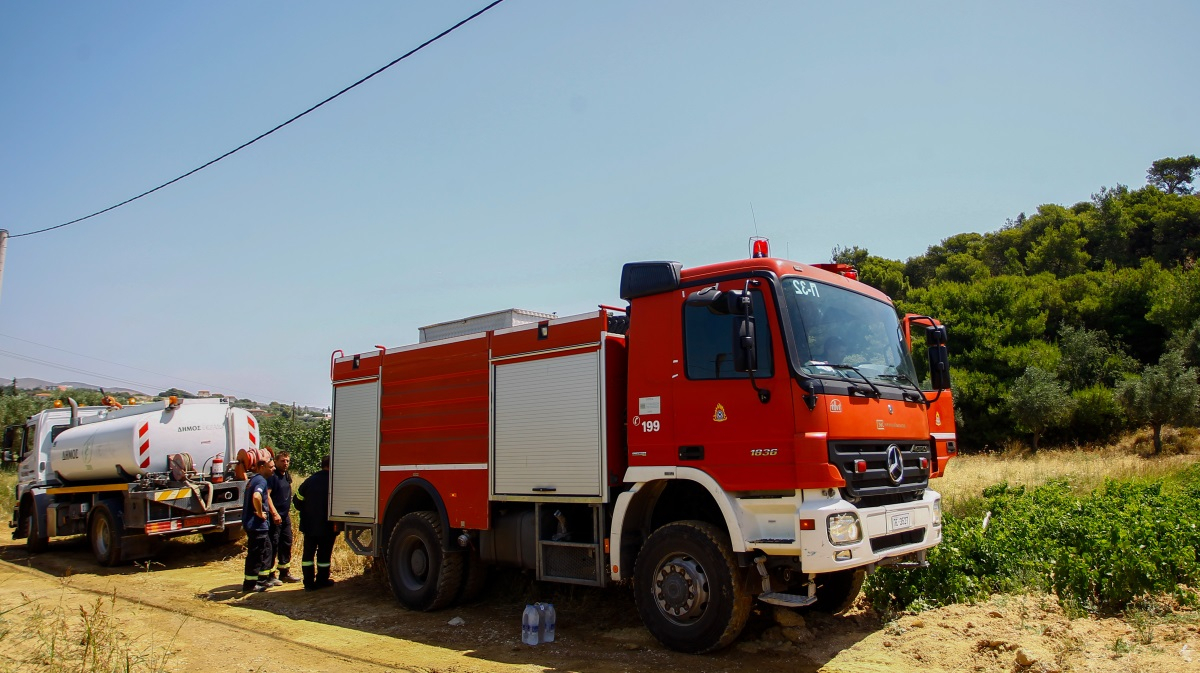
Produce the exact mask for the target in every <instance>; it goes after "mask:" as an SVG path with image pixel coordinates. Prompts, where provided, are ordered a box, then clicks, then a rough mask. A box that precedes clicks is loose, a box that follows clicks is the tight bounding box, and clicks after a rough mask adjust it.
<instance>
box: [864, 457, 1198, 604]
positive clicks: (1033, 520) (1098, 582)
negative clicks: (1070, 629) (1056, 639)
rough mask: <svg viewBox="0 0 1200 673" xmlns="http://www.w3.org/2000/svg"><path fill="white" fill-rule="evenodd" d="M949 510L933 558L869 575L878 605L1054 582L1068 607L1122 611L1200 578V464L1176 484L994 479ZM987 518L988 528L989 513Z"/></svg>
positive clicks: (1182, 596) (1181, 596)
mask: <svg viewBox="0 0 1200 673" xmlns="http://www.w3.org/2000/svg"><path fill="white" fill-rule="evenodd" d="M957 510H958V511H956V512H955V513H954V514H947V515H946V516H945V518H944V522H943V527H944V528H943V541H942V544H941V545H939V546H938V547H936V548H934V549H932V550H930V552H929V556H928V561H929V566H928V567H927V568H922V569H919V570H915V571H907V572H906V571H892V570H884V571H881V572H878V573H876V574H874V575H872V576H871V578H870V579H869V580H868V583H867V587H866V591H867V596H868V598H869V599H870V600H871V602H872V603H873V604H874V605H875V606H876V608H877V609H881V610H883V609H898V608H899V609H903V608H907V607H909V606H911V605H913V604H914V603H915V602H916V601H917V600H918V599H920V600H921V602H922V603H923V604H925V605H946V604H949V603H958V602H970V601H973V600H976V599H981V598H984V597H986V596H988V595H989V594H992V593H997V592H1012V591H1023V590H1027V589H1031V588H1032V589H1041V590H1051V591H1053V592H1054V593H1055V594H1056V595H1057V596H1058V598H1059V601H1060V602H1061V603H1062V604H1063V605H1064V607H1066V608H1067V609H1068V610H1071V609H1083V610H1087V611H1090V612H1101V613H1107V614H1111V613H1116V612H1119V611H1121V610H1123V609H1125V608H1126V607H1127V606H1129V605H1130V603H1131V602H1132V601H1134V600H1135V599H1137V598H1139V597H1140V596H1143V595H1146V594H1151V595H1159V594H1172V595H1174V596H1175V597H1176V599H1178V600H1179V601H1180V602H1183V603H1192V602H1194V600H1195V596H1194V595H1193V594H1192V593H1191V591H1190V590H1188V589H1187V588H1186V586H1189V585H1190V586H1197V584H1198V582H1200V562H1198V561H1197V556H1196V549H1197V547H1198V546H1200V527H1198V526H1197V524H1196V523H1193V522H1196V521H1197V520H1200V467H1198V466H1192V467H1191V468H1189V469H1188V470H1186V471H1185V473H1184V474H1182V475H1180V477H1179V478H1178V480H1177V481H1176V480H1173V481H1172V482H1171V483H1164V482H1162V481H1157V482H1136V481H1115V480H1109V481H1107V482H1105V484H1104V485H1103V486H1101V487H1099V488H1097V489H1095V490H1093V491H1091V492H1089V493H1084V494H1077V493H1075V492H1074V491H1073V490H1072V488H1071V486H1070V485H1069V484H1068V483H1067V482H1066V481H1062V480H1059V481H1053V482H1049V483H1047V484H1043V485H1041V486H1038V487H1036V488H1033V489H1026V488H1024V487H1017V488H1010V487H1009V486H1008V484H999V485H996V486H992V487H989V488H988V489H986V490H985V491H984V492H983V497H982V498H980V499H977V500H975V501H974V502H971V503H969V504H966V505H965V506H962V507H959V508H957ZM985 518H986V520H987V521H988V525H987V527H986V528H984V526H983V522H984V520H985Z"/></svg>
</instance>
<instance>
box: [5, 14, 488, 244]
mask: <svg viewBox="0 0 1200 673" xmlns="http://www.w3.org/2000/svg"><path fill="white" fill-rule="evenodd" d="M501 2H504V0H494V2H492V3H491V4H489V5H488V6H486V7H484V8H483V9H481V10H479V11H478V12H475V13H474V14H472V15H471V16H468V17H467V18H465V19H463V20H462V21H459V22H458V23H456V24H454V25H453V26H450V27H449V28H447V29H446V30H443V31H442V32H440V33H438V34H437V35H435V36H434V37H431V38H430V39H428V40H426V41H425V42H422V43H421V45H420V46H418V47H416V48H414V49H412V50H411V51H409V52H408V53H406V54H404V55H403V56H401V57H399V58H397V59H396V60H394V61H392V62H391V63H388V64H387V65H385V66H383V67H382V68H379V69H378V70H376V71H375V72H373V73H371V74H370V75H367V76H366V77H363V78H362V79H360V80H358V81H357V82H355V83H354V84H351V85H350V86H348V87H346V88H344V89H342V90H341V91H339V92H337V93H335V94H333V95H332V96H330V97H329V98H326V99H325V100H323V101H321V102H320V103H317V104H316V105H314V106H312V107H310V108H308V109H307V110H305V111H304V112H301V113H300V114H298V115H296V116H295V117H292V118H291V119H289V120H287V121H285V122H283V123H282V124H279V125H278V126H276V127H275V128H273V129H271V130H270V131H267V132H265V133H261V134H259V135H258V136H257V137H255V138H254V139H252V140H248V141H246V142H244V143H242V144H241V145H238V146H237V147H235V148H233V149H231V150H229V151H228V152H226V153H224V154H222V155H221V156H219V157H217V158H216V159H213V160H211V161H209V162H207V163H205V164H203V165H201V166H198V167H197V168H193V169H192V170H190V171H188V172H187V173H184V174H183V175H180V176H179V177H177V178H175V179H173V180H168V181H167V182H164V183H162V184H161V185H159V186H157V187H155V188H154V189H149V190H146V191H144V192H142V193H141V194H138V195H137V196H134V197H131V198H128V199H125V200H124V201H122V202H120V203H118V204H115V205H112V206H109V207H107V208H105V209H104V210H97V211H96V212H94V213H92V214H91V215H84V216H83V217H79V218H76V219H74V220H71V221H70V222H63V223H62V224H56V225H54V226H53V227H46V228H45V229H38V230H36V231H27V232H25V233H23V234H10V235H9V238H20V237H22V236H33V235H34V234H44V233H46V232H47V231H54V230H55V229H61V228H63V227H66V226H69V225H72V224H75V223H77V222H82V221H84V220H87V219H91V218H93V217H96V216H97V215H103V214H104V213H107V212H108V211H110V210H116V209H117V208H120V207H121V206H124V205H126V204H128V203H133V202H134V201H137V200H138V199H140V198H142V197H143V196H149V195H151V194H153V193H154V192H157V191H158V190H160V189H162V188H164V187H168V186H170V185H173V184H175V183H176V182H179V181H180V180H182V179H184V178H186V177H188V176H190V175H193V174H195V173H199V172H200V171H202V170H204V169H205V168H208V167H209V166H211V165H213V164H215V163H217V162H218V161H220V160H222V159H224V158H225V157H228V156H230V155H232V154H234V153H235V152H238V151H240V150H242V149H245V148H247V147H249V146H251V145H253V144H254V143H256V142H258V141H260V140H262V139H263V138H266V137H267V136H269V135H271V134H272V133H274V132H276V131H278V130H279V129H281V128H283V127H285V126H287V125H288V124H291V123H292V122H294V121H296V120H297V119H300V118H301V117H303V116H304V115H306V114H308V113H310V112H312V111H314V110H316V109H317V108H319V107H321V106H322V105H325V104H326V103H328V102H330V101H332V100H333V99H335V98H337V97H338V96H341V95H342V94H344V93H346V92H347V91H349V90H351V89H353V88H354V87H356V86H358V85H360V84H362V83H364V82H366V81H367V80H369V79H371V78H372V77H374V76H376V75H378V74H379V73H381V72H383V71H384V70H387V69H388V68H390V67H392V66H394V65H396V64H397V63H399V62H400V61H403V60H404V59H406V58H408V57H409V56H412V55H413V54H415V53H417V52H418V51H421V50H422V49H424V48H425V47H428V46H429V45H431V44H433V43H434V42H437V41H438V40H440V39H442V38H443V37H445V36H447V35H449V34H450V33H452V32H454V31H455V30H457V29H459V28H460V27H462V26H464V25H466V24H467V23H468V22H470V21H471V20H473V19H475V18H476V17H478V16H480V15H481V14H483V13H484V12H486V11H488V10H489V9H491V8H493V7H495V6H496V5H498V4H500V3H501Z"/></svg>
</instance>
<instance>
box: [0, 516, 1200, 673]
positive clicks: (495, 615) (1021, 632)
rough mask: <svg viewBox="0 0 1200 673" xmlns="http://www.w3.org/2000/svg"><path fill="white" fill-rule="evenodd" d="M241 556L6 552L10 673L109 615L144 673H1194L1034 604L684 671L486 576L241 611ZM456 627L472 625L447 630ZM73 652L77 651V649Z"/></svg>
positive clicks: (1194, 656)
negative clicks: (532, 614) (458, 600)
mask: <svg viewBox="0 0 1200 673" xmlns="http://www.w3.org/2000/svg"><path fill="white" fill-rule="evenodd" d="M242 552H243V549H242V547H241V546H239V545H229V546H226V547H223V548H217V549H211V548H206V547H204V546H203V545H202V544H199V543H195V542H188V541H174V542H171V543H169V544H168V545H167V547H166V549H164V550H163V552H162V553H161V554H160V555H159V556H158V557H157V559H156V560H157V562H156V563H154V564H151V565H150V566H149V567H146V566H140V567H139V566H126V567H121V568H113V569H107V568H101V567H99V566H97V565H96V564H95V562H94V560H93V559H92V556H91V552H90V550H89V549H88V547H87V545H86V543H84V542H83V541H82V540H79V541H71V540H67V541H62V542H55V543H54V544H53V545H52V546H51V550H50V551H49V552H47V553H45V554H40V555H37V556H30V555H29V554H27V553H26V551H25V549H24V547H23V546H22V545H20V544H18V543H13V542H11V541H8V540H5V541H4V542H3V543H0V633H2V635H0V644H2V645H3V647H0V670H4V669H5V668H7V670H13V671H29V670H39V663H38V662H39V661H41V662H43V664H40V666H41V670H49V669H48V667H46V666H45V665H44V661H45V658H46V654H47V651H48V649H47V648H48V645H47V642H46V639H47V635H46V634H47V633H48V632H52V631H55V630H56V629H57V631H62V630H63V629H64V628H67V627H71V628H74V629H75V630H76V631H79V630H80V629H82V628H84V627H85V626H90V627H91V628H92V631H93V632H96V631H98V630H99V629H98V627H97V624H98V623H99V622H98V618H97V617H96V615H97V614H98V613H102V615H103V617H104V620H103V625H107V627H108V629H109V630H110V631H112V634H110V635H112V636H113V637H114V638H117V639H119V640H120V647H121V648H124V649H123V650H122V651H123V652H125V655H126V656H128V657H132V659H133V660H134V661H135V663H138V665H140V666H141V667H142V670H168V671H189V672H195V673H203V672H206V671H212V672H214V673H216V672H218V671H219V672H221V673H226V672H228V671H239V670H240V671H262V672H264V673H265V672H275V671H278V672H280V673H284V672H286V673H300V672H305V671H368V672H374V671H395V670H402V671H439V672H457V671H484V672H496V673H500V672H505V673H507V672H515V671H523V672H527V673H534V672H538V673H542V672H547V671H579V672H581V673H587V672H595V673H616V672H618V671H634V672H642V671H644V672H647V673H650V672H653V673H662V672H663V671H674V670H681V671H682V670H686V671H747V672H763V673H765V672H767V671H772V672H774V671H794V672H797V673H805V672H809V671H818V670H819V671H822V672H824V673H843V672H844V673H850V672H854V673H859V672H868V673H870V672H873V671H900V672H914V673H915V672H916V671H923V672H924V671H986V672H992V671H995V672H999V671H1014V670H1030V671H1114V672H1116V671H1164V672H1165V671H1179V670H1198V671H1200V654H1198V653H1197V652H1196V651H1197V650H1198V649H1200V634H1198V632H1197V621H1198V620H1197V619H1194V618H1193V617H1194V615H1193V614H1192V613H1181V612H1176V613H1175V614H1173V615H1170V616H1168V617H1167V618H1164V619H1162V620H1159V621H1160V622H1161V623H1157V624H1150V625H1148V624H1145V623H1138V624H1128V623H1125V622H1122V621H1119V620H1114V619H1109V620H1092V619H1078V620H1068V619H1066V618H1065V617H1064V616H1063V614H1062V612H1061V611H1060V610H1059V609H1058V608H1057V606H1056V604H1055V603H1054V600H1053V598H1052V597H1039V596H1026V597H1006V596H1001V597H996V598H995V599H993V600H992V601H990V602H989V603H987V604H983V605H977V606H952V607H949V608H942V609H939V610H932V611H928V612H924V613H921V614H917V615H907V616H903V617H901V618H899V619H897V620H895V621H890V622H886V623H884V622H882V621H881V620H880V619H879V618H878V617H876V616H875V615H874V614H873V613H870V612H869V611H865V612H864V611H856V612H852V613H851V614H850V615H847V616H842V617H828V616H814V615H810V616H808V617H807V619H801V620H799V621H797V620H795V615H793V614H789V615H785V617H787V618H789V619H790V620H789V621H787V622H786V623H785V624H784V625H782V626H781V625H780V624H779V623H777V622H776V619H775V617H774V615H773V613H772V612H771V611H769V610H760V611H759V612H758V614H756V615H755V616H754V617H753V618H752V620H751V623H750V624H749V626H748V627H747V629H746V631H745V633H744V634H743V636H742V638H741V639H740V640H739V641H738V643H737V644H736V645H735V646H734V647H732V648H730V649H728V650H726V651H724V652H721V653H718V654H716V655H707V656H691V655H682V654H678V653H675V652H672V651H670V650H667V649H665V648H663V647H662V646H661V645H659V644H658V643H657V642H656V641H655V640H653V638H651V637H650V636H649V634H648V633H647V632H646V631H645V630H644V629H643V628H642V626H641V624H640V622H639V621H638V619H637V615H636V611H635V609H634V608H633V603H632V599H631V597H630V596H629V594H628V592H627V590H623V589H619V588H618V589H612V590H606V591H600V590H594V589H585V588H579V587H576V588H571V587H558V586H554V585H543V584H538V583H535V582H531V581H529V580H528V579H527V578H526V577H525V576H523V575H521V574H519V573H507V574H500V575H494V576H493V579H492V584H491V586H490V588H489V589H488V591H486V592H485V594H484V596H483V599H482V600H480V601H479V602H476V603H474V604H471V605H467V606H460V607H457V608H452V609H450V610H447V611H444V612H438V613H417V612H410V611H407V610H404V609H402V608H400V607H399V606H398V605H397V604H396V602H395V601H394V600H393V598H392V597H391V595H390V593H388V592H387V589H386V587H384V586H382V585H381V584H379V583H378V582H377V580H376V579H375V578H374V576H372V575H360V576H352V577H346V576H342V577H340V578H338V579H339V582H338V584H337V586H334V587H332V588H329V589H325V590H321V591H318V592H308V593H306V592H304V591H303V590H302V589H301V588H300V586H299V585H296V584H293V585H287V586H285V587H280V588H277V589H273V590H271V591H268V592H266V593H263V594H252V595H248V596H242V595H241V594H240V593H239V592H238V588H239V586H240V577H241V564H242V557H241V556H240V554H241V553H242ZM160 564H161V565H160ZM335 577H336V575H335ZM533 600H550V601H553V602H554V603H555V606H556V608H557V612H558V639H557V641H556V642H555V643H552V644H546V645H539V646H537V647H530V646H526V645H522V644H521V643H520V638H519V636H520V615H521V610H522V609H523V608H524V606H525V604H526V603H527V602H531V601H533ZM55 615H56V616H57V617H56V618H57V619H58V622H57V626H55V622H54V620H53V619H51V617H52V616H55ZM88 615H91V619H90V621H89V619H88ZM454 617H460V618H461V619H462V620H463V621H464V622H465V623H464V624H463V625H461V626H452V625H450V624H448V622H449V621H450V620H451V619H452V618H454ZM72 633H75V631H73V632H72ZM77 637H78V636H77V634H76V635H73V636H72V638H77ZM63 644H70V645H72V646H76V649H78V647H77V646H78V643H75V642H74V641H72V642H71V643H67V642H66V641H65V640H64V641H63ZM58 651H59V652H65V651H66V649H65V648H62V647H60V649H59V650H58ZM59 656H60V657H61V656H67V655H65V654H59ZM135 670H137V667H135Z"/></svg>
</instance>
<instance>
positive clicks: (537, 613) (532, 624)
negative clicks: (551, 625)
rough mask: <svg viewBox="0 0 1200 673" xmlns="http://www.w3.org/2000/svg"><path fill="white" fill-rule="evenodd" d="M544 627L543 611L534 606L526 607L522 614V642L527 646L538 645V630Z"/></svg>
mask: <svg viewBox="0 0 1200 673" xmlns="http://www.w3.org/2000/svg"><path fill="white" fill-rule="evenodd" d="M541 627H542V611H541V610H539V609H537V608H536V607H534V606H532V605H526V606H525V612H523V613H521V642H523V643H525V644H526V645H537V644H538V630H539V629H541Z"/></svg>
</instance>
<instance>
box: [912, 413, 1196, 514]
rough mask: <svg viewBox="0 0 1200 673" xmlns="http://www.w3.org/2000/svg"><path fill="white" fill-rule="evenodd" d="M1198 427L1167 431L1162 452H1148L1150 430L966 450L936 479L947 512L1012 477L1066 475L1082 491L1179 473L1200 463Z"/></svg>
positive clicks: (1038, 480)
mask: <svg viewBox="0 0 1200 673" xmlns="http://www.w3.org/2000/svg"><path fill="white" fill-rule="evenodd" d="M1197 438H1198V434H1197V432H1196V430H1195V429H1192V428H1188V429H1184V430H1183V431H1175V430H1172V431H1164V448H1163V453H1162V455H1159V456H1152V455H1150V453H1151V451H1152V449H1153V445H1152V443H1151V438H1150V433H1149V431H1148V430H1147V431H1142V432H1138V433H1132V434H1129V435H1125V436H1122V437H1121V438H1120V439H1118V440H1117V442H1116V443H1114V444H1110V445H1106V446H1097V447H1077V448H1071V449H1042V450H1040V451H1038V452H1037V453H1033V452H1031V451H1029V450H1028V448H1027V447H1025V446H1023V445H1019V444H1013V445H1010V446H1007V447H1005V450H1004V451H1001V452H998V453H989V454H973V455H964V456H959V457H957V458H955V459H954V460H952V461H950V464H949V465H948V466H947V468H946V474H945V476H944V477H943V478H942V479H939V480H937V481H936V482H935V483H934V484H933V488H935V489H936V490H937V491H938V492H939V493H941V494H942V498H943V503H944V506H945V507H946V509H947V511H950V512H953V511H954V509H955V507H956V505H959V504H961V503H963V502H966V501H968V500H970V499H973V498H977V497H979V496H980V494H981V493H982V492H983V489H984V488H986V487H988V486H991V485H993V484H998V483H1001V482H1008V483H1009V484H1011V485H1014V486H1018V485H1023V486H1036V485H1038V484H1043V483H1046V482H1047V481H1050V480H1052V479H1066V480H1067V481H1068V482H1070V483H1071V484H1072V485H1073V486H1075V487H1076V488H1078V489H1080V490H1091V489H1093V488H1095V487H1097V486H1100V485H1101V484H1103V483H1104V480H1105V479H1108V478H1115V479H1156V478H1161V477H1166V476H1169V475H1171V474H1174V473H1177V472H1179V471H1180V470H1182V469H1184V468H1185V467H1187V466H1188V465H1191V464H1192V463H1195V462H1200V446H1197V443H1198V442H1197Z"/></svg>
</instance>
